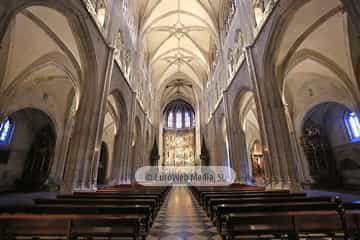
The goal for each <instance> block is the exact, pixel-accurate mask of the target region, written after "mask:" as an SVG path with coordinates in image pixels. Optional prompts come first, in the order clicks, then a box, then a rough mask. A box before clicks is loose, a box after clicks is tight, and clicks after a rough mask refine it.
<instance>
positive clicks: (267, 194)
mask: <svg viewBox="0 0 360 240" xmlns="http://www.w3.org/2000/svg"><path fill="white" fill-rule="evenodd" d="M288 196H293V197H305V196H306V194H305V193H280V192H279V193H274V192H263V193H226V194H219V193H209V194H205V195H203V196H202V199H201V206H203V207H205V206H208V205H209V201H210V200H212V199H220V198H256V197H268V198H272V197H275V198H276V197H288Z"/></svg>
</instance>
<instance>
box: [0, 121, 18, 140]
mask: <svg viewBox="0 0 360 240" xmlns="http://www.w3.org/2000/svg"><path fill="white" fill-rule="evenodd" d="M14 129H15V124H14V123H13V122H12V121H11V120H10V119H9V118H6V119H5V120H4V121H3V122H2V123H1V124H0V145H2V146H6V145H10V143H11V139H12V135H13V132H14Z"/></svg>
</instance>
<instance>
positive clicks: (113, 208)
mask: <svg viewBox="0 0 360 240" xmlns="http://www.w3.org/2000/svg"><path fill="white" fill-rule="evenodd" d="M18 213H23V214H44V215H46V214H77V215H96V214H102V215H112V216H115V217H118V218H125V219H127V218H129V217H130V218H134V217H135V218H139V219H140V222H141V233H142V234H146V233H147V232H148V230H149V226H150V223H151V208H150V206H148V205H121V206H119V205H70V204H63V205H56V204H48V205H47V204H41V205H40V204H39V205H33V206H31V205H26V206H11V205H10V206H0V214H18Z"/></svg>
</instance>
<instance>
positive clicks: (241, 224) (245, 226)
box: [216, 199, 347, 239]
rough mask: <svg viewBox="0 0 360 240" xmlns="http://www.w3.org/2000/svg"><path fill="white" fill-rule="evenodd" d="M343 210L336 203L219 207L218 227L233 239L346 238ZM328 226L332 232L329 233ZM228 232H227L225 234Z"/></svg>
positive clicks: (335, 201) (314, 202)
mask: <svg viewBox="0 0 360 240" xmlns="http://www.w3.org/2000/svg"><path fill="white" fill-rule="evenodd" d="M339 209H340V207H339V201H338V200H334V199H333V200H331V201H327V202H326V201H325V202H323V201H308V202H281V203H262V204H261V203H256V204H238V205H229V204H222V205H219V206H218V207H217V211H216V225H217V228H218V230H219V232H220V233H222V234H225V235H226V236H227V237H228V238H229V239H232V238H233V237H234V236H236V235H246V234H250V233H252V234H253V235H260V234H275V233H277V234H287V233H291V234H294V233H295V234H296V235H297V234H298V233H306V232H308V233H315V232H317V233H335V232H342V233H344V234H345V235H346V234H347V232H346V228H344V227H345V225H344V221H343V215H341V214H339V213H340V210H339ZM272 216H274V217H272ZM275 216H276V217H275ZM277 219H278V220H277ZM295 220H296V221H295ZM320 220H323V221H320ZM319 221H320V222H319ZM316 223H319V224H316ZM324 223H326V224H325V225H324ZM326 226H327V227H328V228H329V229H325V228H326ZM335 226H339V227H335ZM224 228H225V229H227V231H223V230H224ZM317 228H318V229H317ZM250 230H251V231H250ZM295 230H296V231H295ZM330 230H331V231H330Z"/></svg>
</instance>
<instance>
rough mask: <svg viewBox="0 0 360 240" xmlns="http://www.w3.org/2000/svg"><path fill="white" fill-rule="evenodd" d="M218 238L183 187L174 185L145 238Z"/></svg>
mask: <svg viewBox="0 0 360 240" xmlns="http://www.w3.org/2000/svg"><path fill="white" fill-rule="evenodd" d="M167 239H171V240H220V239H221V236H220V235H219V234H218V233H217V231H216V228H215V227H214V226H213V224H212V223H211V221H210V219H209V218H208V217H207V215H206V213H205V212H204V211H203V210H202V208H200V206H199V205H198V203H197V201H196V200H195V199H194V198H193V196H192V194H191V193H190V191H189V190H188V189H187V188H185V187H174V188H173V189H172V190H171V192H170V193H169V196H168V199H167V200H166V201H165V203H164V206H163V207H162V209H161V210H160V212H159V213H158V215H157V218H156V220H155V223H154V224H153V227H152V229H151V231H150V233H149V236H148V237H147V238H146V240H167Z"/></svg>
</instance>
